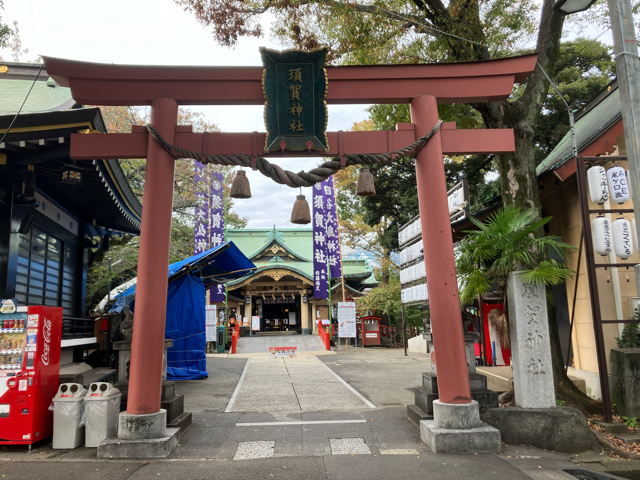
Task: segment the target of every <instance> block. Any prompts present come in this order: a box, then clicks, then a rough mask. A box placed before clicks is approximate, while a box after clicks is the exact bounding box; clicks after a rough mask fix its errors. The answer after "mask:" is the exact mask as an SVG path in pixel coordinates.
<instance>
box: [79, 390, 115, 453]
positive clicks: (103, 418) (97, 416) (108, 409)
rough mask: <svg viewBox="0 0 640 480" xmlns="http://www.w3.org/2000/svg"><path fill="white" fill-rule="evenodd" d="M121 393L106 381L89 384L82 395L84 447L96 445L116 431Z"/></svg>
mask: <svg viewBox="0 0 640 480" xmlns="http://www.w3.org/2000/svg"><path fill="white" fill-rule="evenodd" d="M121 399H122V393H120V390H118V389H117V388H115V387H114V386H113V385H111V384H110V383H107V382H96V383H92V384H91V385H89V392H88V393H87V395H86V396H85V397H84V401H85V404H84V424H85V428H86V439H85V447H97V446H98V445H100V442H102V440H104V439H105V438H107V437H111V436H114V435H115V434H116V432H117V431H118V416H119V415H120V401H121Z"/></svg>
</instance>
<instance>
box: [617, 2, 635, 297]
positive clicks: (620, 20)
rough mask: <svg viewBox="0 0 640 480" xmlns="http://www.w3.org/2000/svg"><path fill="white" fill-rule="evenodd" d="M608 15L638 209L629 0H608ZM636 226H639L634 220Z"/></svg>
mask: <svg viewBox="0 0 640 480" xmlns="http://www.w3.org/2000/svg"><path fill="white" fill-rule="evenodd" d="M609 15H610V17H611V30H612V31H613V44H614V46H613V51H614V53H615V59H616V74H617V76H618V91H619V92H620V104H621V106H622V124H623V125H624V140H625V144H626V147H627V159H628V162H629V173H630V177H631V187H632V188H631V197H632V199H633V206H634V210H635V211H636V212H638V209H640V165H638V153H639V152H640V59H639V58H638V45H637V43H636V32H635V26H634V24H633V14H632V10H631V2H630V1H629V0H609ZM637 223H640V222H637ZM636 228H638V225H637V224H636ZM638 231H640V229H639V230H638ZM637 272H638V267H637V266H636V275H637ZM636 288H638V291H639V292H640V283H637V285H636Z"/></svg>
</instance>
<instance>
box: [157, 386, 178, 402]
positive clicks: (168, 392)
mask: <svg viewBox="0 0 640 480" xmlns="http://www.w3.org/2000/svg"><path fill="white" fill-rule="evenodd" d="M175 394H176V382H162V396H161V397H160V398H161V399H162V400H163V401H164V399H165V398H169V397H173V396H174V395H175Z"/></svg>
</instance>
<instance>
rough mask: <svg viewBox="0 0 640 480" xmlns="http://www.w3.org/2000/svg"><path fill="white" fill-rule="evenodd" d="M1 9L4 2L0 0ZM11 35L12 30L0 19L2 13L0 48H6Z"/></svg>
mask: <svg viewBox="0 0 640 480" xmlns="http://www.w3.org/2000/svg"><path fill="white" fill-rule="evenodd" d="M1 10H4V2H3V1H2V0H0V11H1ZM11 35H13V30H11V27H9V25H7V24H6V23H4V22H3V21H2V15H0V49H2V48H6V47H7V46H8V45H9V39H10V38H11ZM0 59H1V58H0Z"/></svg>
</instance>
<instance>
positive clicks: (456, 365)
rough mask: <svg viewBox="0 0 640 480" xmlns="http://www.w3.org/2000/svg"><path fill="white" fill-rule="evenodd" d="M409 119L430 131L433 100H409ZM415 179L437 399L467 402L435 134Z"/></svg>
mask: <svg viewBox="0 0 640 480" xmlns="http://www.w3.org/2000/svg"><path fill="white" fill-rule="evenodd" d="M411 121H412V122H413V123H414V124H415V126H416V136H418V137H420V136H422V135H426V134H427V133H429V131H431V129H432V128H433V127H434V125H435V124H436V123H437V121H438V104H437V102H436V99H435V97H432V96H427V95H425V96H420V97H416V98H414V99H413V100H412V101H411ZM416 180H417V183H418V203H419V205H420V218H421V220H422V242H423V246H424V260H425V261H424V263H425V267H426V273H427V285H428V288H429V307H430V310H431V325H432V331H433V343H434V350H435V353H436V361H437V366H438V367H437V368H438V391H439V393H440V401H441V402H443V403H470V402H471V390H470V388H469V371H468V368H467V355H466V352H465V347H464V333H463V331H462V315H461V313H460V299H459V298H458V281H457V279H456V264H455V259H454V255H453V237H452V235H451V223H450V221H449V205H448V202H447V183H446V177H445V173H444V161H443V158H442V142H441V136H440V132H438V133H436V134H435V135H434V136H433V138H431V140H429V141H428V142H427V144H426V145H425V146H424V148H422V150H420V152H419V153H418V155H417V157H416Z"/></svg>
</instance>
